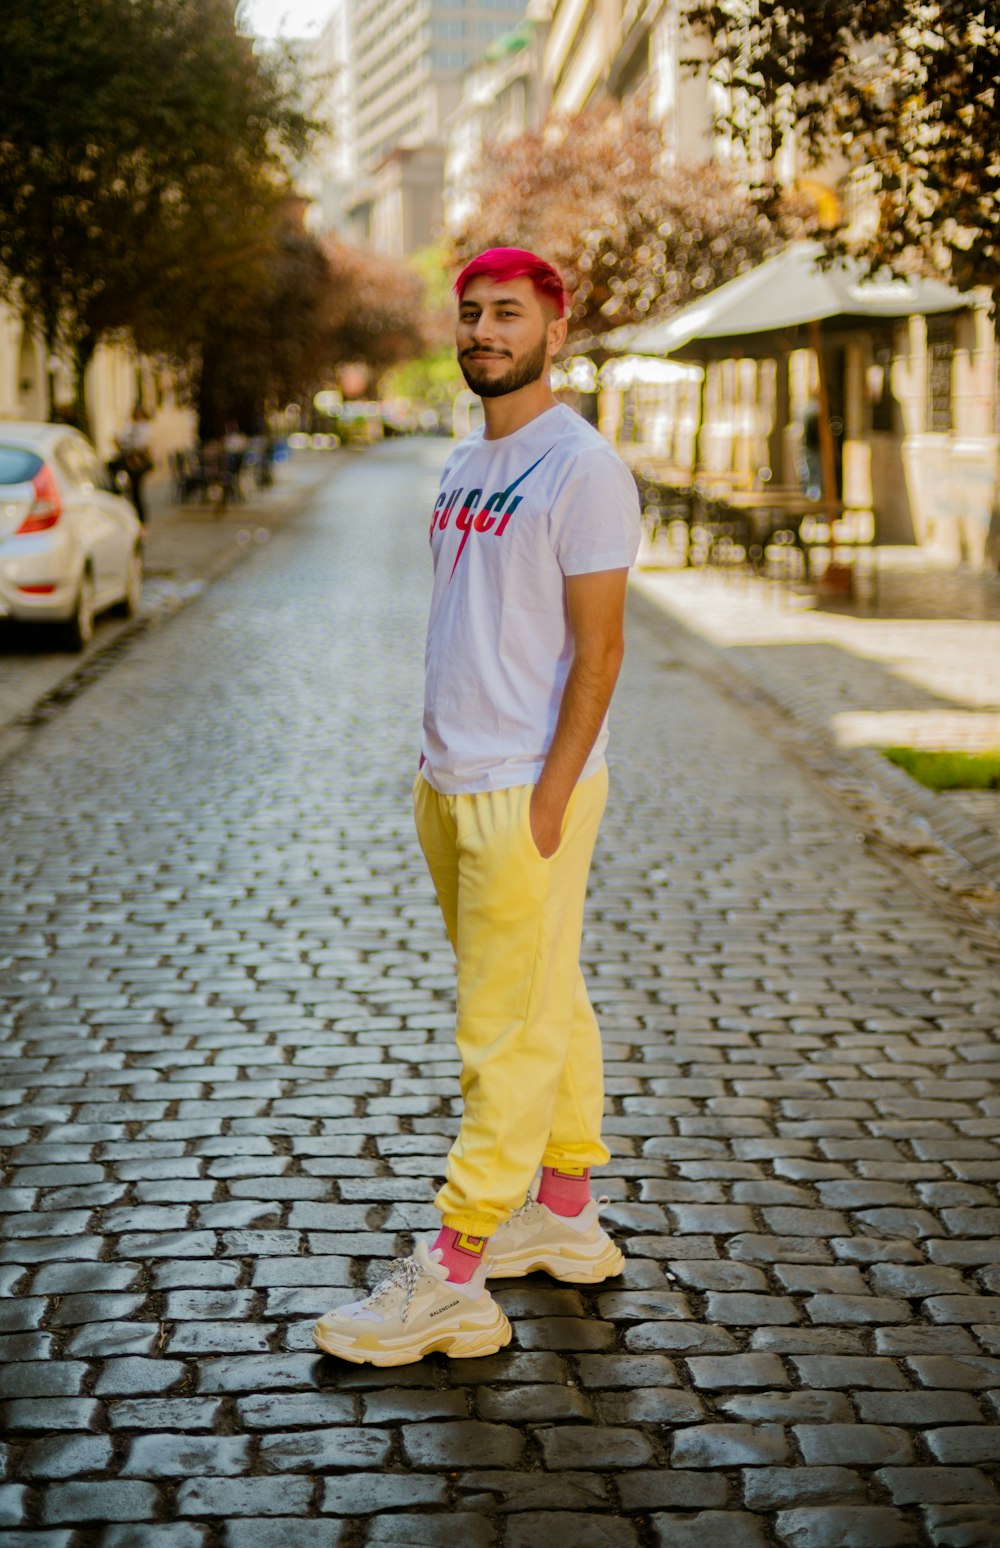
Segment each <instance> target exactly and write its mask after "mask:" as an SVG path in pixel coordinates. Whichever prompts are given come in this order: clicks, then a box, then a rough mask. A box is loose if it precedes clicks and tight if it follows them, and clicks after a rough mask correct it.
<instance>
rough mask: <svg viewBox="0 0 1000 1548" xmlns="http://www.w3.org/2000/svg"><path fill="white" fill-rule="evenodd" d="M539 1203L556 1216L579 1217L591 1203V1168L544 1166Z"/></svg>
mask: <svg viewBox="0 0 1000 1548" xmlns="http://www.w3.org/2000/svg"><path fill="white" fill-rule="evenodd" d="M538 1202H539V1204H544V1205H545V1207H546V1209H550V1210H551V1211H552V1213H553V1214H554V1215H578V1214H579V1213H580V1211H581V1210H582V1209H583V1208H584V1206H585V1205H586V1204H589V1203H590V1167H589V1166H563V1167H556V1166H543V1167H542V1185H541V1187H540V1188H539V1190H538Z"/></svg>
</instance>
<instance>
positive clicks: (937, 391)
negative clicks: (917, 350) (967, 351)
mask: <svg viewBox="0 0 1000 1548" xmlns="http://www.w3.org/2000/svg"><path fill="white" fill-rule="evenodd" d="M954 353H955V323H954V320H953V319H952V318H950V317H928V319H927V413H926V418H925V423H924V428H925V429H926V430H929V431H937V432H945V433H947V431H949V430H950V429H951V365H952V356H953V355H954Z"/></svg>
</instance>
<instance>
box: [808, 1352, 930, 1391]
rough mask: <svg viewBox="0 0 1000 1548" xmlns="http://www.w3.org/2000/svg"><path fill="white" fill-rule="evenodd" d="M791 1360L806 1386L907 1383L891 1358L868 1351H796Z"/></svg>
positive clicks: (886, 1387) (894, 1386)
mask: <svg viewBox="0 0 1000 1548" xmlns="http://www.w3.org/2000/svg"><path fill="white" fill-rule="evenodd" d="M792 1364H793V1365H794V1367H795V1369H796V1371H797V1372H798V1374H799V1376H800V1378H801V1379H802V1381H803V1382H804V1383H805V1385H806V1386H807V1387H876V1388H881V1389H884V1390H898V1389H900V1388H904V1387H906V1386H908V1382H907V1380H906V1376H905V1375H904V1374H903V1372H902V1371H901V1370H900V1369H899V1367H898V1365H897V1364H896V1363H895V1361H893V1360H886V1359H879V1358H877V1357H872V1356H869V1355H796V1356H794V1357H793V1359H792Z"/></svg>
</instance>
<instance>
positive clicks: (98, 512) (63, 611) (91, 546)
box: [0, 420, 142, 650]
mask: <svg viewBox="0 0 1000 1548" xmlns="http://www.w3.org/2000/svg"><path fill="white" fill-rule="evenodd" d="M141 545H142V528H141V526H140V523H139V520H138V517H137V516H136V514H135V511H134V509H133V508H132V505H131V503H130V502H129V501H128V500H126V499H123V497H122V496H121V495H119V494H116V493H115V492H114V490H113V489H112V485H111V479H110V477H109V475H108V473H107V472H106V471H105V469H104V467H103V466H102V464H101V463H100V462H99V461H98V457H97V453H96V452H95V451H94V448H93V447H92V446H91V444H90V442H89V441H88V440H87V439H86V437H85V436H83V435H81V434H80V432H79V431H78V430H73V429H71V428H70V427H69V426H68V425H46V424H31V423H28V422H26V421H23V420H0V618H9V619H14V620H17V621H18V622H22V623H45V624H49V623H51V624H58V625H59V626H60V632H61V634H62V636H63V639H64V641H65V643H66V644H67V645H69V646H70V648H71V649H74V650H82V649H83V647H84V646H85V645H86V644H87V643H88V641H89V640H90V639H91V638H92V637H93V633H94V618H95V615H96V614H97V613H100V612H103V611H104V610H105V609H106V608H109V607H116V608H119V609H120V610H121V611H122V612H124V613H125V614H126V615H129V616H131V615H134V614H135V613H137V612H138V610H139V606H140V603H141V600H142V546H141Z"/></svg>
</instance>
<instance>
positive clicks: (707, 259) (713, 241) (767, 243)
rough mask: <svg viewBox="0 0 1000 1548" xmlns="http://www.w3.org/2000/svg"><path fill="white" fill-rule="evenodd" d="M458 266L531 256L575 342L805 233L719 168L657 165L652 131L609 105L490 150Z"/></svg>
mask: <svg viewBox="0 0 1000 1548" xmlns="http://www.w3.org/2000/svg"><path fill="white" fill-rule="evenodd" d="M477 178H478V180H479V184H480V186H481V187H482V189H483V194H482V198H481V202H480V206H479V209H478V211H477V213H476V214H475V215H474V216H473V217H472V218H471V219H470V220H469V222H468V223H467V225H466V226H465V228H464V229H463V230H462V231H460V232H459V233H458V234H457V236H456V238H455V242H454V248H455V259H456V262H463V261H465V260H467V259H468V258H471V257H472V256H473V255H474V254H475V253H477V252H479V251H481V250H482V249H483V248H485V247H494V246H518V247H529V248H532V249H533V250H536V251H538V252H540V253H541V254H542V255H543V256H544V257H546V258H548V259H549V260H550V262H552V263H554V264H555V266H556V267H557V268H558V269H559V271H560V272H561V274H562V275H563V277H564V279H565V280H566V283H567V286H568V288H569V290H570V292H571V294H572V298H573V300H572V310H571V313H570V336H571V339H572V338H573V337H574V336H576V337H578V338H579V337H582V336H587V335H591V336H597V335H600V334H601V333H604V332H606V331H607V330H608V329H610V328H615V327H618V326H620V325H621V324H623V323H630V322H639V321H641V320H643V319H644V318H648V317H650V316H652V315H654V314H655V315H660V314H663V313H666V312H667V311H671V310H673V309H675V308H676V307H678V306H682V305H683V304H684V303H685V302H687V301H689V300H691V299H692V298H693V297H696V296H698V295H700V294H702V293H703V292H705V291H708V290H712V289H714V288H715V286H716V285H721V284H722V283H723V282H724V281H725V280H728V279H733V278H735V276H736V275H737V274H739V273H740V272H741V271H742V270H743V269H746V268H750V267H752V266H753V265H754V264H756V263H759V262H760V261H761V259H762V258H764V257H766V256H767V255H768V253H769V252H770V251H773V250H775V249H776V248H778V247H780V246H781V245H782V244H783V242H784V241H785V240H787V238H788V237H789V235H791V234H792V232H793V231H794V230H796V229H797V228H798V225H799V224H800V222H799V221H798V220H797V218H796V217H795V215H794V213H793V212H792V211H791V209H790V208H789V209H782V210H777V211H774V212H772V213H771V214H765V213H762V212H761V211H760V210H759V209H758V208H757V207H756V206H755V205H754V203H753V202H752V201H751V200H750V199H749V198H748V197H747V196H746V195H745V194H744V193H742V192H741V191H740V190H739V189H738V188H737V187H736V186H735V184H734V183H733V182H732V181H731V180H730V178H729V177H728V176H727V175H726V173H725V172H724V171H722V170H721V169H720V168H718V167H715V166H698V167H675V168H669V167H666V166H665V165H664V156H663V145H662V141H661V137H660V131H659V128H658V127H657V126H656V125H655V124H653V123H650V122H649V120H648V119H646V118H643V117H641V116H639V115H637V114H631V113H625V112H622V111H621V110H620V109H617V108H614V107H612V106H606V107H603V108H598V109H588V110H586V111H584V112H582V113H579V114H577V115H575V116H574V117H572V118H569V119H567V120H565V121H563V122H557V123H551V124H549V125H548V126H546V127H544V128H543V129H541V130H539V131H537V132H534V133H528V134H523V135H521V136H519V137H518V138H517V139H515V140H513V141H511V142H508V143H505V144H504V145H503V146H502V147H498V146H488V147H487V148H486V151H485V153H484V156H483V159H482V164H481V166H480V167H479V169H478V172H477Z"/></svg>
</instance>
